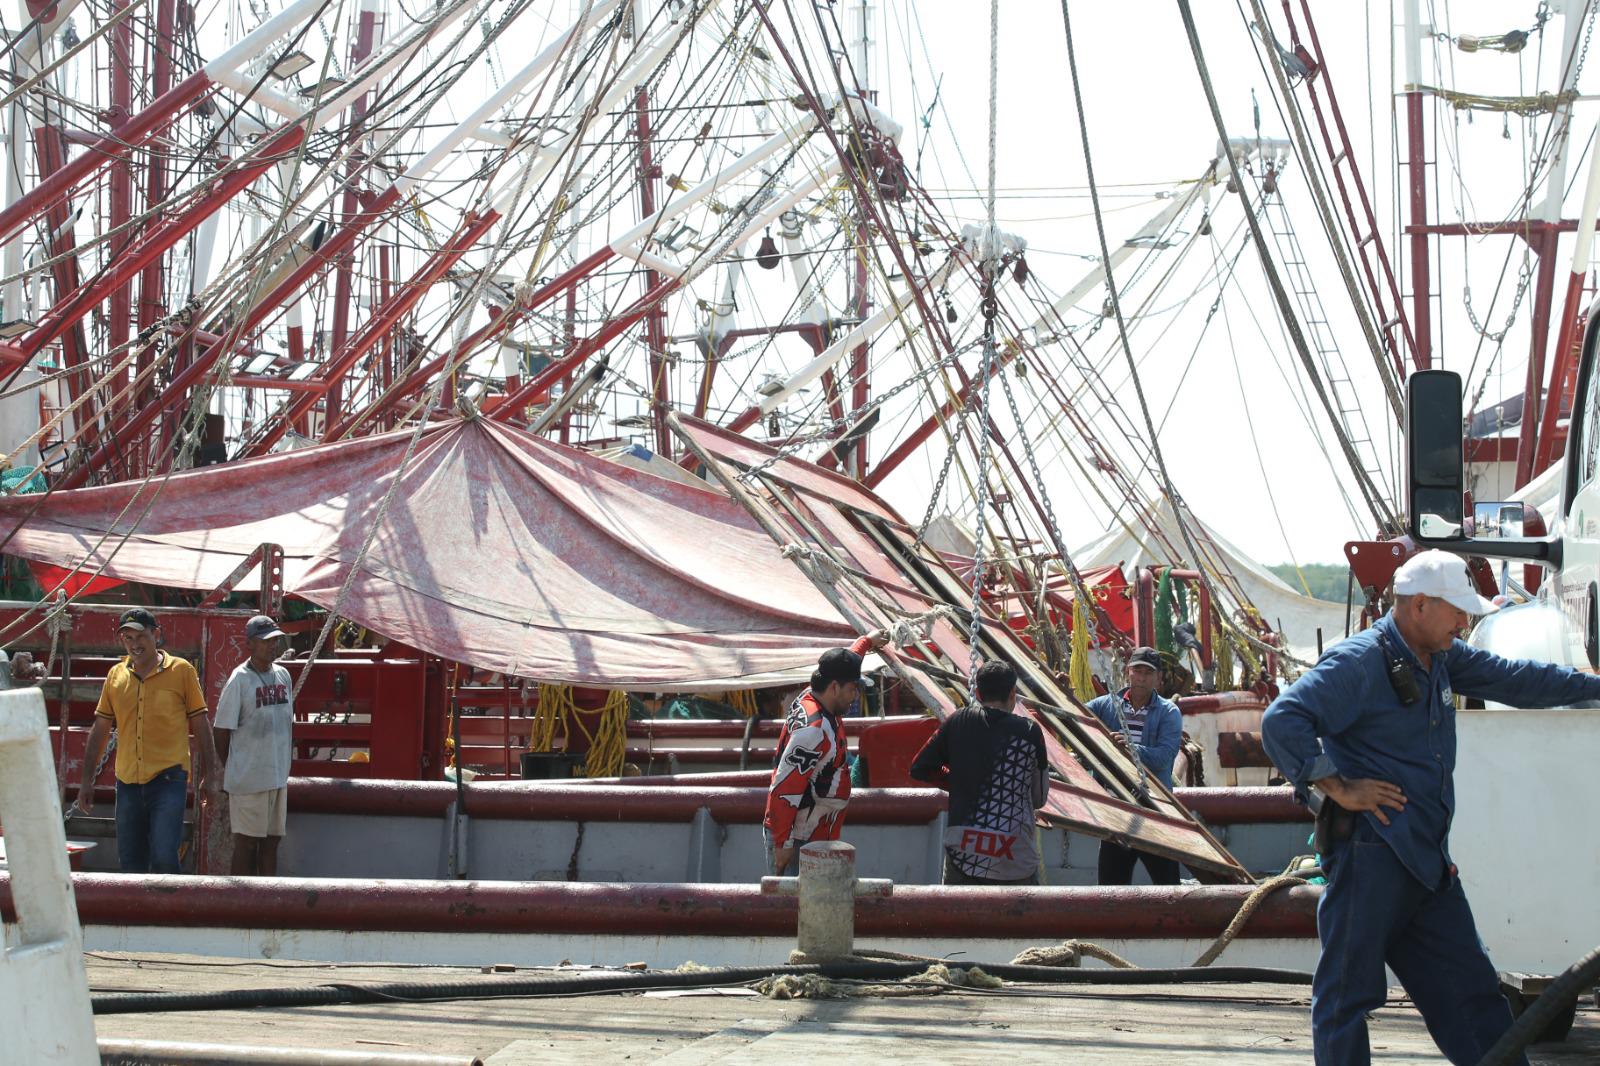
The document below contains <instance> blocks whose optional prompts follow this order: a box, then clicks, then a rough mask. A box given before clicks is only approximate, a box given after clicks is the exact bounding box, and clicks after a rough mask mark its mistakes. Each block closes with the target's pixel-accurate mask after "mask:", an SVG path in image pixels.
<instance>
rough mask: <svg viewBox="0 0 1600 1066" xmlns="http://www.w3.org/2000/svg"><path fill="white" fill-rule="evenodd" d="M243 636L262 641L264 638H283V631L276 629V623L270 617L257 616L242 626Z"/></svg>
mask: <svg viewBox="0 0 1600 1066" xmlns="http://www.w3.org/2000/svg"><path fill="white" fill-rule="evenodd" d="M244 635H245V636H246V637H248V638H249V639H251V640H262V639H264V638H266V637H281V636H284V635H285V634H284V632H283V630H281V629H279V628H278V623H276V622H274V621H273V620H272V619H271V617H269V616H267V615H264V614H258V615H256V616H255V617H254V618H252V619H250V621H248V622H246V623H245V624H244Z"/></svg>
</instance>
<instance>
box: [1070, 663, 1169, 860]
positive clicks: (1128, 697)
mask: <svg viewBox="0 0 1600 1066" xmlns="http://www.w3.org/2000/svg"><path fill="white" fill-rule="evenodd" d="M1160 683H1161V653H1160V652H1158V651H1156V650H1155V649H1154V648H1135V649H1133V654H1132V655H1130V656H1129V657H1128V687H1127V688H1125V689H1123V690H1122V691H1121V692H1108V693H1106V694H1105V695H1104V696H1097V697H1095V698H1094V699H1092V700H1090V701H1089V710H1091V711H1093V712H1094V713H1095V716H1096V717H1097V718H1099V719H1100V720H1101V721H1102V722H1104V723H1105V725H1106V728H1107V729H1109V730H1111V739H1112V740H1114V741H1116V742H1117V746H1118V747H1120V748H1122V750H1123V751H1125V752H1127V753H1128V754H1130V755H1132V756H1134V757H1135V758H1137V759H1138V760H1139V761H1140V762H1141V763H1143V764H1144V766H1145V768H1146V769H1147V770H1148V771H1149V772H1150V773H1151V774H1153V775H1154V776H1155V778H1156V779H1157V780H1159V781H1160V782H1161V783H1162V784H1163V785H1166V786H1167V787H1168V788H1171V787H1172V762H1173V760H1174V759H1176V758H1177V757H1178V749H1179V748H1181V747H1182V746H1183V712H1182V711H1180V710H1178V705H1177V704H1176V703H1173V702H1172V701H1171V700H1169V699H1167V698H1166V697H1165V696H1163V695H1161V693H1159V692H1157V691H1156V687H1157V686H1158V685H1159V684H1160ZM1136 862H1142V863H1144V868H1145V872H1146V873H1148V874H1149V875H1150V883H1151V884H1155V885H1175V884H1177V883H1178V860H1176V859H1169V858H1166V857H1164V856H1161V855H1152V854H1150V853H1149V852H1147V851H1135V850H1134V849H1133V848H1128V847H1123V846H1122V845H1121V844H1114V843H1112V842H1111V841H1109V840H1102V841H1101V842H1100V883H1101V884H1102V885H1131V884H1133V867H1134V864H1135V863H1136Z"/></svg>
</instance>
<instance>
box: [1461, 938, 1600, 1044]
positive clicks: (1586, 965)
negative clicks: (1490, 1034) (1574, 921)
mask: <svg viewBox="0 0 1600 1066" xmlns="http://www.w3.org/2000/svg"><path fill="white" fill-rule="evenodd" d="M1596 981H1600V947H1597V948H1595V949H1594V950H1593V951H1591V952H1589V954H1587V955H1585V956H1584V957H1583V958H1581V959H1579V960H1578V961H1577V962H1575V963H1573V964H1572V965H1571V966H1568V967H1567V969H1566V972H1564V973H1563V974H1562V975H1561V976H1560V977H1557V978H1556V979H1555V980H1554V981H1552V982H1551V983H1550V987H1549V988H1547V989H1545V990H1544V991H1543V992H1541V993H1539V997H1538V998H1537V999H1535V1000H1534V1001H1533V1002H1532V1003H1530V1004H1528V1008H1527V1010H1524V1011H1523V1012H1522V1013H1521V1014H1520V1015H1518V1016H1517V1020H1516V1021H1514V1022H1512V1023H1511V1028H1509V1029H1507V1030H1506V1031H1505V1032H1504V1033H1502V1034H1501V1036H1500V1039H1499V1040H1496V1041H1495V1042H1494V1047H1492V1048H1490V1049H1489V1051H1488V1053H1487V1054H1485V1055H1484V1056H1483V1058H1481V1059H1479V1060H1478V1066H1506V1064H1507V1063H1511V1062H1515V1061H1516V1060H1517V1057H1518V1056H1519V1055H1521V1054H1522V1052H1523V1051H1524V1049H1526V1048H1527V1046H1528V1045H1529V1044H1531V1043H1533V1042H1534V1040H1535V1039H1537V1038H1538V1036H1539V1034H1540V1033H1542V1032H1544V1029H1545V1026H1547V1025H1549V1024H1550V1022H1551V1021H1552V1020H1554V1018H1555V1016H1556V1015H1558V1014H1560V1013H1561V1012H1562V1011H1564V1010H1566V1009H1567V1008H1568V1007H1570V1006H1572V1005H1573V1004H1574V1003H1576V1002H1577V1001H1578V997H1579V996H1581V995H1583V994H1584V993H1585V992H1587V991H1588V990H1589V989H1591V988H1593V987H1594V986H1595V982H1596Z"/></svg>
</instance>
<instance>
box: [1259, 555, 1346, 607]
mask: <svg viewBox="0 0 1600 1066" xmlns="http://www.w3.org/2000/svg"><path fill="white" fill-rule="evenodd" d="M1267 569H1268V570H1271V571H1272V572H1273V573H1274V574H1277V575H1278V576H1279V577H1280V578H1282V579H1283V580H1284V581H1285V582H1287V583H1288V585H1289V587H1290V588H1292V589H1294V590H1295V591H1296V592H1299V593H1302V594H1304V593H1305V591H1306V589H1307V588H1308V587H1309V588H1310V590H1311V595H1312V596H1313V597H1314V598H1315V599H1319V600H1331V601H1332V602H1334V603H1343V602H1344V599H1345V589H1346V584H1345V583H1346V582H1347V581H1348V580H1349V575H1350V568H1349V567H1347V566H1344V565H1343V564H1340V563H1301V564H1300V567H1299V572H1298V573H1297V572H1296V568H1295V564H1294V563H1278V564H1277V565H1275V566H1269V567H1267ZM1302 575H1304V577H1305V584H1301V582H1300V578H1301V576H1302Z"/></svg>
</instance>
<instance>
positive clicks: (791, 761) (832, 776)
mask: <svg viewBox="0 0 1600 1066" xmlns="http://www.w3.org/2000/svg"><path fill="white" fill-rule="evenodd" d="M883 642H884V637H883V634H882V633H881V632H877V633H869V634H867V635H866V636H864V637H860V638H858V639H857V640H856V642H855V643H854V644H852V645H851V646H850V647H849V648H848V649H845V648H830V649H829V650H827V651H825V652H823V653H822V657H821V658H820V659H819V660H817V668H816V670H814V671H812V673H811V686H810V687H809V688H807V689H805V690H804V691H802V692H801V693H800V695H798V696H796V697H795V699H794V702H793V703H791V704H790V705H789V714H788V717H787V718H786V719H785V720H784V723H783V729H782V730H781V731H780V732H779V734H778V749H777V751H778V755H777V761H776V762H775V763H774V765H773V770H772V785H771V787H770V789H769V791H768V792H767V812H766V817H765V819H763V821H762V826H763V830H764V835H765V837H766V840H767V852H768V856H767V857H768V868H769V869H770V870H771V871H772V872H773V873H775V874H785V873H794V872H796V869H797V867H798V863H797V861H796V858H797V855H798V853H799V849H800V847H801V845H803V844H809V843H810V842H811V841H813V840H838V839H839V831H840V830H841V829H843V828H844V812H845V807H846V806H848V805H849V803H850V761H849V754H850V751H849V744H848V742H847V741H846V739H845V735H844V726H843V725H842V724H841V723H840V720H839V719H840V717H841V716H842V715H843V714H844V713H845V712H846V711H848V710H849V709H850V707H851V705H852V704H854V703H855V702H856V700H858V699H859V698H860V695H861V657H862V656H863V655H865V654H866V653H867V652H869V651H871V650H872V649H874V648H877V647H881V646H882V645H883Z"/></svg>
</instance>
